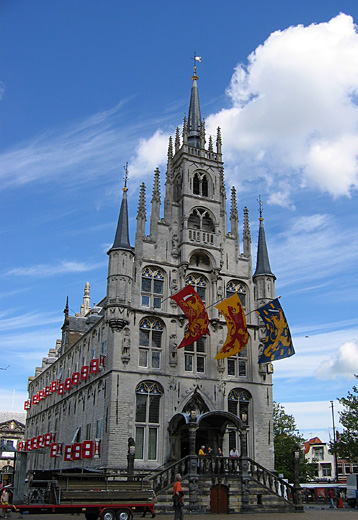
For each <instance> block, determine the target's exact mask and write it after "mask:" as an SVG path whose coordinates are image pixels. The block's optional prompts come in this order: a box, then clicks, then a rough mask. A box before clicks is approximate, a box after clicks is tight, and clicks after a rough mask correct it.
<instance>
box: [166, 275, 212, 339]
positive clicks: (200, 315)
mask: <svg viewBox="0 0 358 520" xmlns="http://www.w3.org/2000/svg"><path fill="white" fill-rule="evenodd" d="M170 298H171V299H172V300H174V301H175V302H177V304H178V305H179V307H180V308H181V310H182V311H183V312H184V314H185V316H186V317H187V318H189V325H188V329H187V331H186V332H185V334H184V338H183V340H182V342H181V343H180V345H179V346H178V349H179V348H183V347H188V346H189V345H192V344H193V343H194V342H195V341H198V340H199V339H200V338H201V337H202V336H203V335H204V334H209V329H208V326H209V316H208V313H207V312H206V309H205V306H204V304H203V302H202V300H201V298H200V296H199V295H198V293H197V292H196V291H195V290H194V289H193V287H192V286H191V285H186V286H185V287H184V288H183V289H182V290H181V291H179V292H178V293H177V294H174V296H171V297H170Z"/></svg>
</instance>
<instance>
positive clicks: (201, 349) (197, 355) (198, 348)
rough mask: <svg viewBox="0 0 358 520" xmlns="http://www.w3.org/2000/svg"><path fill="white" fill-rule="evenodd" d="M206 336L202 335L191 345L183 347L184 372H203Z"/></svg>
mask: <svg viewBox="0 0 358 520" xmlns="http://www.w3.org/2000/svg"><path fill="white" fill-rule="evenodd" d="M206 340H207V337H206V336H202V337H201V338H200V339H199V340H198V341H196V342H195V343H193V344H192V345H188V346H187V347H185V348H184V351H185V352H184V361H185V366H184V368H185V372H196V373H197V374H204V373H205V364H206Z"/></svg>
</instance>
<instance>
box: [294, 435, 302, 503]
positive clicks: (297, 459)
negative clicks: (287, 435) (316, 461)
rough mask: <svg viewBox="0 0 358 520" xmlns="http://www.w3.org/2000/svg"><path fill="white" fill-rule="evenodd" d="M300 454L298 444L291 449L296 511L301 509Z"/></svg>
mask: <svg viewBox="0 0 358 520" xmlns="http://www.w3.org/2000/svg"><path fill="white" fill-rule="evenodd" d="M300 454H301V450H300V447H299V446H298V444H297V445H296V446H295V447H294V448H293V450H292V464H293V503H294V504H295V510H296V511H303V505H302V496H301V486H300V476H299V471H300V468H299V466H300Z"/></svg>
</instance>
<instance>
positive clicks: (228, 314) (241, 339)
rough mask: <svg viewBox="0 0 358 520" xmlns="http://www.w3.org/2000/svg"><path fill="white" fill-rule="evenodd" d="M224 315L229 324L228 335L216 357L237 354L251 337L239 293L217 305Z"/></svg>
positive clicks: (220, 357)
mask: <svg viewBox="0 0 358 520" xmlns="http://www.w3.org/2000/svg"><path fill="white" fill-rule="evenodd" d="M215 307H216V308H217V309H219V311H220V312H221V314H222V315H223V316H224V318H225V320H226V324H227V337H226V340H225V343H224V346H223V347H222V349H221V350H220V351H219V352H218V353H217V354H216V356H215V359H223V358H227V357H230V356H235V354H238V352H241V350H243V349H244V348H245V347H246V345H247V341H248V339H249V334H248V332H247V328H246V318H245V313H244V309H243V308H242V305H241V301H240V298H239V296H238V294H237V293H235V294H233V295H232V296H230V297H229V298H226V300H224V301H223V302H221V303H219V304H218V305H215Z"/></svg>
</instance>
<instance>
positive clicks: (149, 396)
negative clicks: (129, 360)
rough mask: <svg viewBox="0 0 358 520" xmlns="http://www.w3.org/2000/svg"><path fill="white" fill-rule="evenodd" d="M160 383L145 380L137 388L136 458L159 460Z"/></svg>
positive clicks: (161, 392)
mask: <svg viewBox="0 0 358 520" xmlns="http://www.w3.org/2000/svg"><path fill="white" fill-rule="evenodd" d="M162 394H163V388H162V387H161V385H159V383H155V382H153V381H143V382H142V383H139V385H138V386H137V388H136V417H135V420H136V453H135V457H136V459H142V460H157V451H158V429H159V422H160V398H161V396H162Z"/></svg>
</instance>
